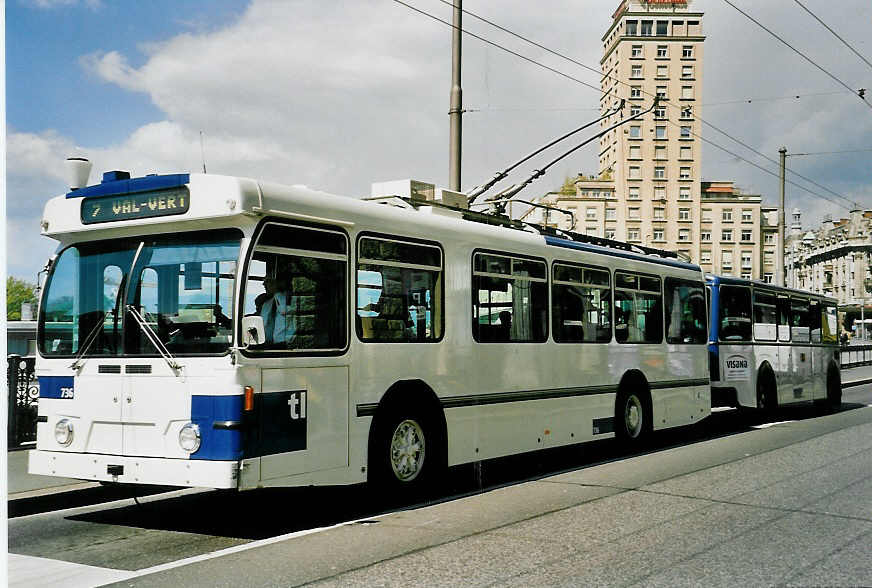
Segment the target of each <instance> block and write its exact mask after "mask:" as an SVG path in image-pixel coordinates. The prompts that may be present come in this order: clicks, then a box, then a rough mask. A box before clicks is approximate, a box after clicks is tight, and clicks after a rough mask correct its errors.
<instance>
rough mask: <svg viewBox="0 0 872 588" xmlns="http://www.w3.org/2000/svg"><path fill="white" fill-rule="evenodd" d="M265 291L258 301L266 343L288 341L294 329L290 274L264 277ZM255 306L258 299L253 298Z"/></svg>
mask: <svg viewBox="0 0 872 588" xmlns="http://www.w3.org/2000/svg"><path fill="white" fill-rule="evenodd" d="M263 287H264V290H265V292H264V293H263V294H261V295H260V296H258V299H261V297H263V298H262V299H261V301H260V305H259V308H260V311H259V314H260V316H261V317H262V318H263V330H264V333H265V335H266V343H272V344H275V343H289V342H290V341H292V340H293V338H294V332H295V330H296V328H295V323H294V316H293V315H294V313H293V304H292V297H291V296H290V293H289V292H288V290H289V288H290V276H288V275H287V274H286V273H279V274H278V275H276V277H275V278H264V281H263ZM255 306H258V300H257V299H255Z"/></svg>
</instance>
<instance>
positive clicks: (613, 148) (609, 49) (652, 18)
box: [599, 0, 705, 260]
mask: <svg viewBox="0 0 872 588" xmlns="http://www.w3.org/2000/svg"><path fill="white" fill-rule="evenodd" d="M689 4H691V0H686V1H684V2H676V1H672V2H664V1H662V0H647V1H646V0H624V1H623V2H621V4H620V6H619V7H618V9H617V10H616V11H615V13H614V14H613V15H612V24H611V26H610V27H609V28H608V30H607V31H606V33H605V35H603V38H602V42H603V58H602V60H601V62H600V65H601V66H602V73H603V77H602V96H601V98H600V108H601V109H602V112H603V114H605V113H606V112H607V111H608V110H609V109H611V108H613V107H614V106H616V105H617V104H619V103H620V100H621V99H626V101H627V103H626V104H627V107H626V108H625V109H624V111H623V112H622V113H620V114H616V115H613V116H612V117H610V118H609V119H607V120H606V121H603V127H607V126H610V125H612V124H614V123H616V122H617V121H618V120H619V118H618V117H620V116H624V117H626V116H631V115H632V114H635V113H638V112H641V111H644V110H646V109H647V108H648V107H649V106H650V105H651V104H652V103H653V100H654V97H655V96H660V97H661V99H662V100H663V102H661V103H660V104H659V105H658V106H657V108H656V109H655V110H654V111H653V112H651V113H649V114H646V115H644V116H642V117H641V118H640V119H639V120H636V121H632V122H630V123H627V124H625V125H623V126H621V127H618V128H617V129H615V130H613V131H611V132H609V133H608V134H606V135H605V136H603V137H602V138H601V139H600V153H599V169H600V175H601V177H609V176H611V177H612V178H613V180H614V183H615V194H616V196H617V198H618V206H617V208H618V216H619V218H618V223H617V226H618V229H617V234H616V236H617V238H618V239H622V240H633V239H631V238H635V239H638V240H642V241H643V242H645V244H653V245H656V244H657V242H658V241H664V242H666V243H669V244H671V245H672V246H670V247H669V248H670V249H677V250H679V251H682V252H685V253H687V254H688V255H689V256H690V257H692V258H693V259H695V260H698V259H699V246H700V241H699V234H698V233H699V231H698V228H697V227H699V222H700V219H699V218H694V213H695V212H696V211H699V210H700V172H701V167H700V147H701V145H700V140H699V139H698V136H699V134H700V126H701V125H700V122H699V118H698V117H699V115H700V102H701V95H702V73H703V72H702V63H703V59H702V57H703V41H704V40H705V37H704V36H703V34H702V16H703V15H702V13H701V12H692V11H691V10H690V7H689ZM621 221H623V222H621ZM622 228H623V231H621V229H622Z"/></svg>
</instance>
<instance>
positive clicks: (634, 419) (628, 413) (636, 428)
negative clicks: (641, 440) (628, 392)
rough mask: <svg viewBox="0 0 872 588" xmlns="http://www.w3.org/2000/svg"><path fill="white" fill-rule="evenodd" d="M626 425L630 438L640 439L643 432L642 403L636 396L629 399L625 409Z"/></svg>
mask: <svg viewBox="0 0 872 588" xmlns="http://www.w3.org/2000/svg"><path fill="white" fill-rule="evenodd" d="M624 423H625V425H626V427H627V433H628V434H629V435H630V437H638V436H639V433H641V432H642V403H641V402H640V401H639V399H638V398H637V397H636V396H630V397H629V398H627V404H626V406H625V407H624Z"/></svg>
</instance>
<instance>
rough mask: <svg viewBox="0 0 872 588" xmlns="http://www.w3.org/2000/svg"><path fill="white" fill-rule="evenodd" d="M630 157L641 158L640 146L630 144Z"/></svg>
mask: <svg viewBox="0 0 872 588" xmlns="http://www.w3.org/2000/svg"><path fill="white" fill-rule="evenodd" d="M630 159H642V148H641V147H639V146H638V145H630Z"/></svg>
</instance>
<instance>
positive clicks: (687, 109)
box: [681, 104, 693, 120]
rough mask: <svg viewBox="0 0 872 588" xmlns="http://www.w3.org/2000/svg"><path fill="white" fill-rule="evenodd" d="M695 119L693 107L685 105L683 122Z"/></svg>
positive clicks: (682, 113) (682, 110) (682, 109)
mask: <svg viewBox="0 0 872 588" xmlns="http://www.w3.org/2000/svg"><path fill="white" fill-rule="evenodd" d="M692 118H693V106H690V105H689V104H685V105H684V106H682V107H681V120H690V119H692Z"/></svg>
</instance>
